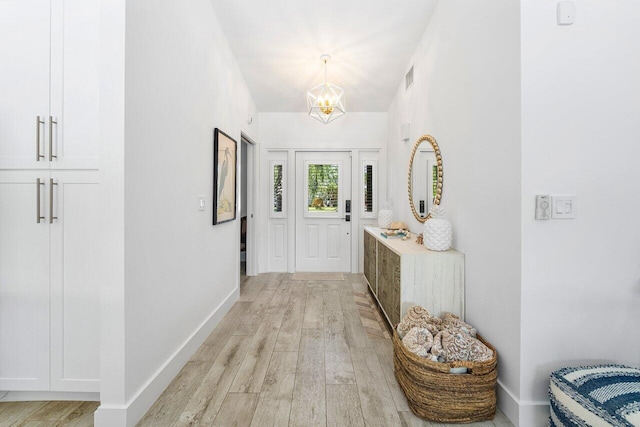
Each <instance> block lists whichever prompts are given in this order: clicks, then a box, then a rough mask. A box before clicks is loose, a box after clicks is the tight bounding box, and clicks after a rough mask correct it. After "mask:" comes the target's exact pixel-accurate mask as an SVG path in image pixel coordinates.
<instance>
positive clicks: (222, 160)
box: [213, 128, 238, 225]
mask: <svg viewBox="0 0 640 427" xmlns="http://www.w3.org/2000/svg"><path fill="white" fill-rule="evenodd" d="M237 145H238V144H237V143H236V141H235V140H234V139H233V138H231V137H230V136H229V135H227V134H226V133H224V132H222V131H221V130H220V129H218V128H215V131H214V133H213V225H216V224H221V223H223V222H227V221H233V220H234V219H236V194H237V193H236V165H237V163H236V162H237V160H236V159H237Z"/></svg>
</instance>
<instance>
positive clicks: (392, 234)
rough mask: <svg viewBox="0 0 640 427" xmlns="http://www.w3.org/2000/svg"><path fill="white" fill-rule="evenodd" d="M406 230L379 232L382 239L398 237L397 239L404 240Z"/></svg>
mask: <svg viewBox="0 0 640 427" xmlns="http://www.w3.org/2000/svg"><path fill="white" fill-rule="evenodd" d="M407 233H408V232H407V230H402V229H401V230H393V229H390V228H389V229H387V230H383V231H381V232H380V235H381V236H382V237H384V238H385V239H388V238H390V237H398V238H403V239H404V238H405V237H407Z"/></svg>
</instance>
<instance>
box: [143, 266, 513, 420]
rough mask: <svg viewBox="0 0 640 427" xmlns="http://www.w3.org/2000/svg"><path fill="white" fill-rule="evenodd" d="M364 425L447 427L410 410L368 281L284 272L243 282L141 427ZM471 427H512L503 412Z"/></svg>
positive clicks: (355, 278)
mask: <svg viewBox="0 0 640 427" xmlns="http://www.w3.org/2000/svg"><path fill="white" fill-rule="evenodd" d="M365 425H366V426H411V427H418V426H422V427H429V426H438V427H445V425H444V424H438V423H430V422H427V421H423V420H421V419H419V418H417V417H416V416H414V415H413V413H412V412H411V411H410V409H409V407H408V406H407V402H406V399H405V397H404V394H403V392H402V390H401V389H400V387H399V386H398V383H397V382H396V380H395V377H394V374H393V346H392V344H391V340H390V339H389V333H388V331H387V330H386V328H385V326H384V324H383V323H382V317H381V314H380V313H379V312H378V311H377V308H376V306H375V304H374V303H373V301H372V299H371V295H370V294H369V293H368V290H367V286H366V282H365V279H364V277H363V276H362V275H359V274H345V275H344V280H307V281H304V280H292V277H291V275H290V274H279V273H269V274H262V275H260V276H256V277H249V278H246V277H245V278H243V282H242V284H241V288H240V299H239V301H238V302H237V303H236V304H235V305H234V306H233V307H232V308H231V310H230V311H229V313H227V315H226V316H225V317H224V319H223V320H222V321H221V322H220V324H219V325H218V327H217V328H216V329H215V330H214V331H213V332H212V334H211V335H210V336H209V337H208V338H207V340H206V341H205V343H204V344H203V345H202V347H201V348H200V349H199V350H198V351H197V352H196V354H195V355H194V356H193V358H192V359H191V360H190V361H189V362H188V363H187V365H186V366H185V367H184V369H183V370H182V371H181V372H180V373H179V374H178V376H177V377H176V378H175V380H174V381H173V383H172V384H171V385H170V386H169V387H168V388H167V390H166V391H165V392H164V393H163V394H162V395H161V396H160V397H159V398H158V400H157V401H156V402H155V404H154V405H153V406H152V407H151V409H149V411H148V412H147V414H146V415H145V416H144V418H143V419H142V420H141V421H140V422H139V423H138V426H139V427H164V426H167V427H171V426H255V427H263V426H264V427H269V426H304V427H307V426H340V427H343V426H365ZM469 425H471V426H473V425H474V424H469ZM475 425H477V426H482V427H489V426H491V427H507V426H511V425H512V424H511V423H510V422H509V420H508V419H507V418H506V417H505V416H504V415H503V414H502V413H501V412H500V411H498V414H497V415H496V418H495V419H494V420H493V421H489V422H484V423H478V424H475Z"/></svg>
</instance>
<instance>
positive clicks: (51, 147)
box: [49, 116, 58, 162]
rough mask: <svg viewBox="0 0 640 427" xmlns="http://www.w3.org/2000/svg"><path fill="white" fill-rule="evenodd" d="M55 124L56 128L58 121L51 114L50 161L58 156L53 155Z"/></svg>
mask: <svg viewBox="0 0 640 427" xmlns="http://www.w3.org/2000/svg"><path fill="white" fill-rule="evenodd" d="M53 125H56V129H57V127H58V122H57V121H56V120H53V116H49V161H50V162H51V161H53V159H57V158H58V156H54V155H53Z"/></svg>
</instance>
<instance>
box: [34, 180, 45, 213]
mask: <svg viewBox="0 0 640 427" xmlns="http://www.w3.org/2000/svg"><path fill="white" fill-rule="evenodd" d="M41 185H44V182H42V181H40V178H38V179H37V180H36V223H38V224H40V220H43V219H44V217H43V216H41V215H40V186H41Z"/></svg>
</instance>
